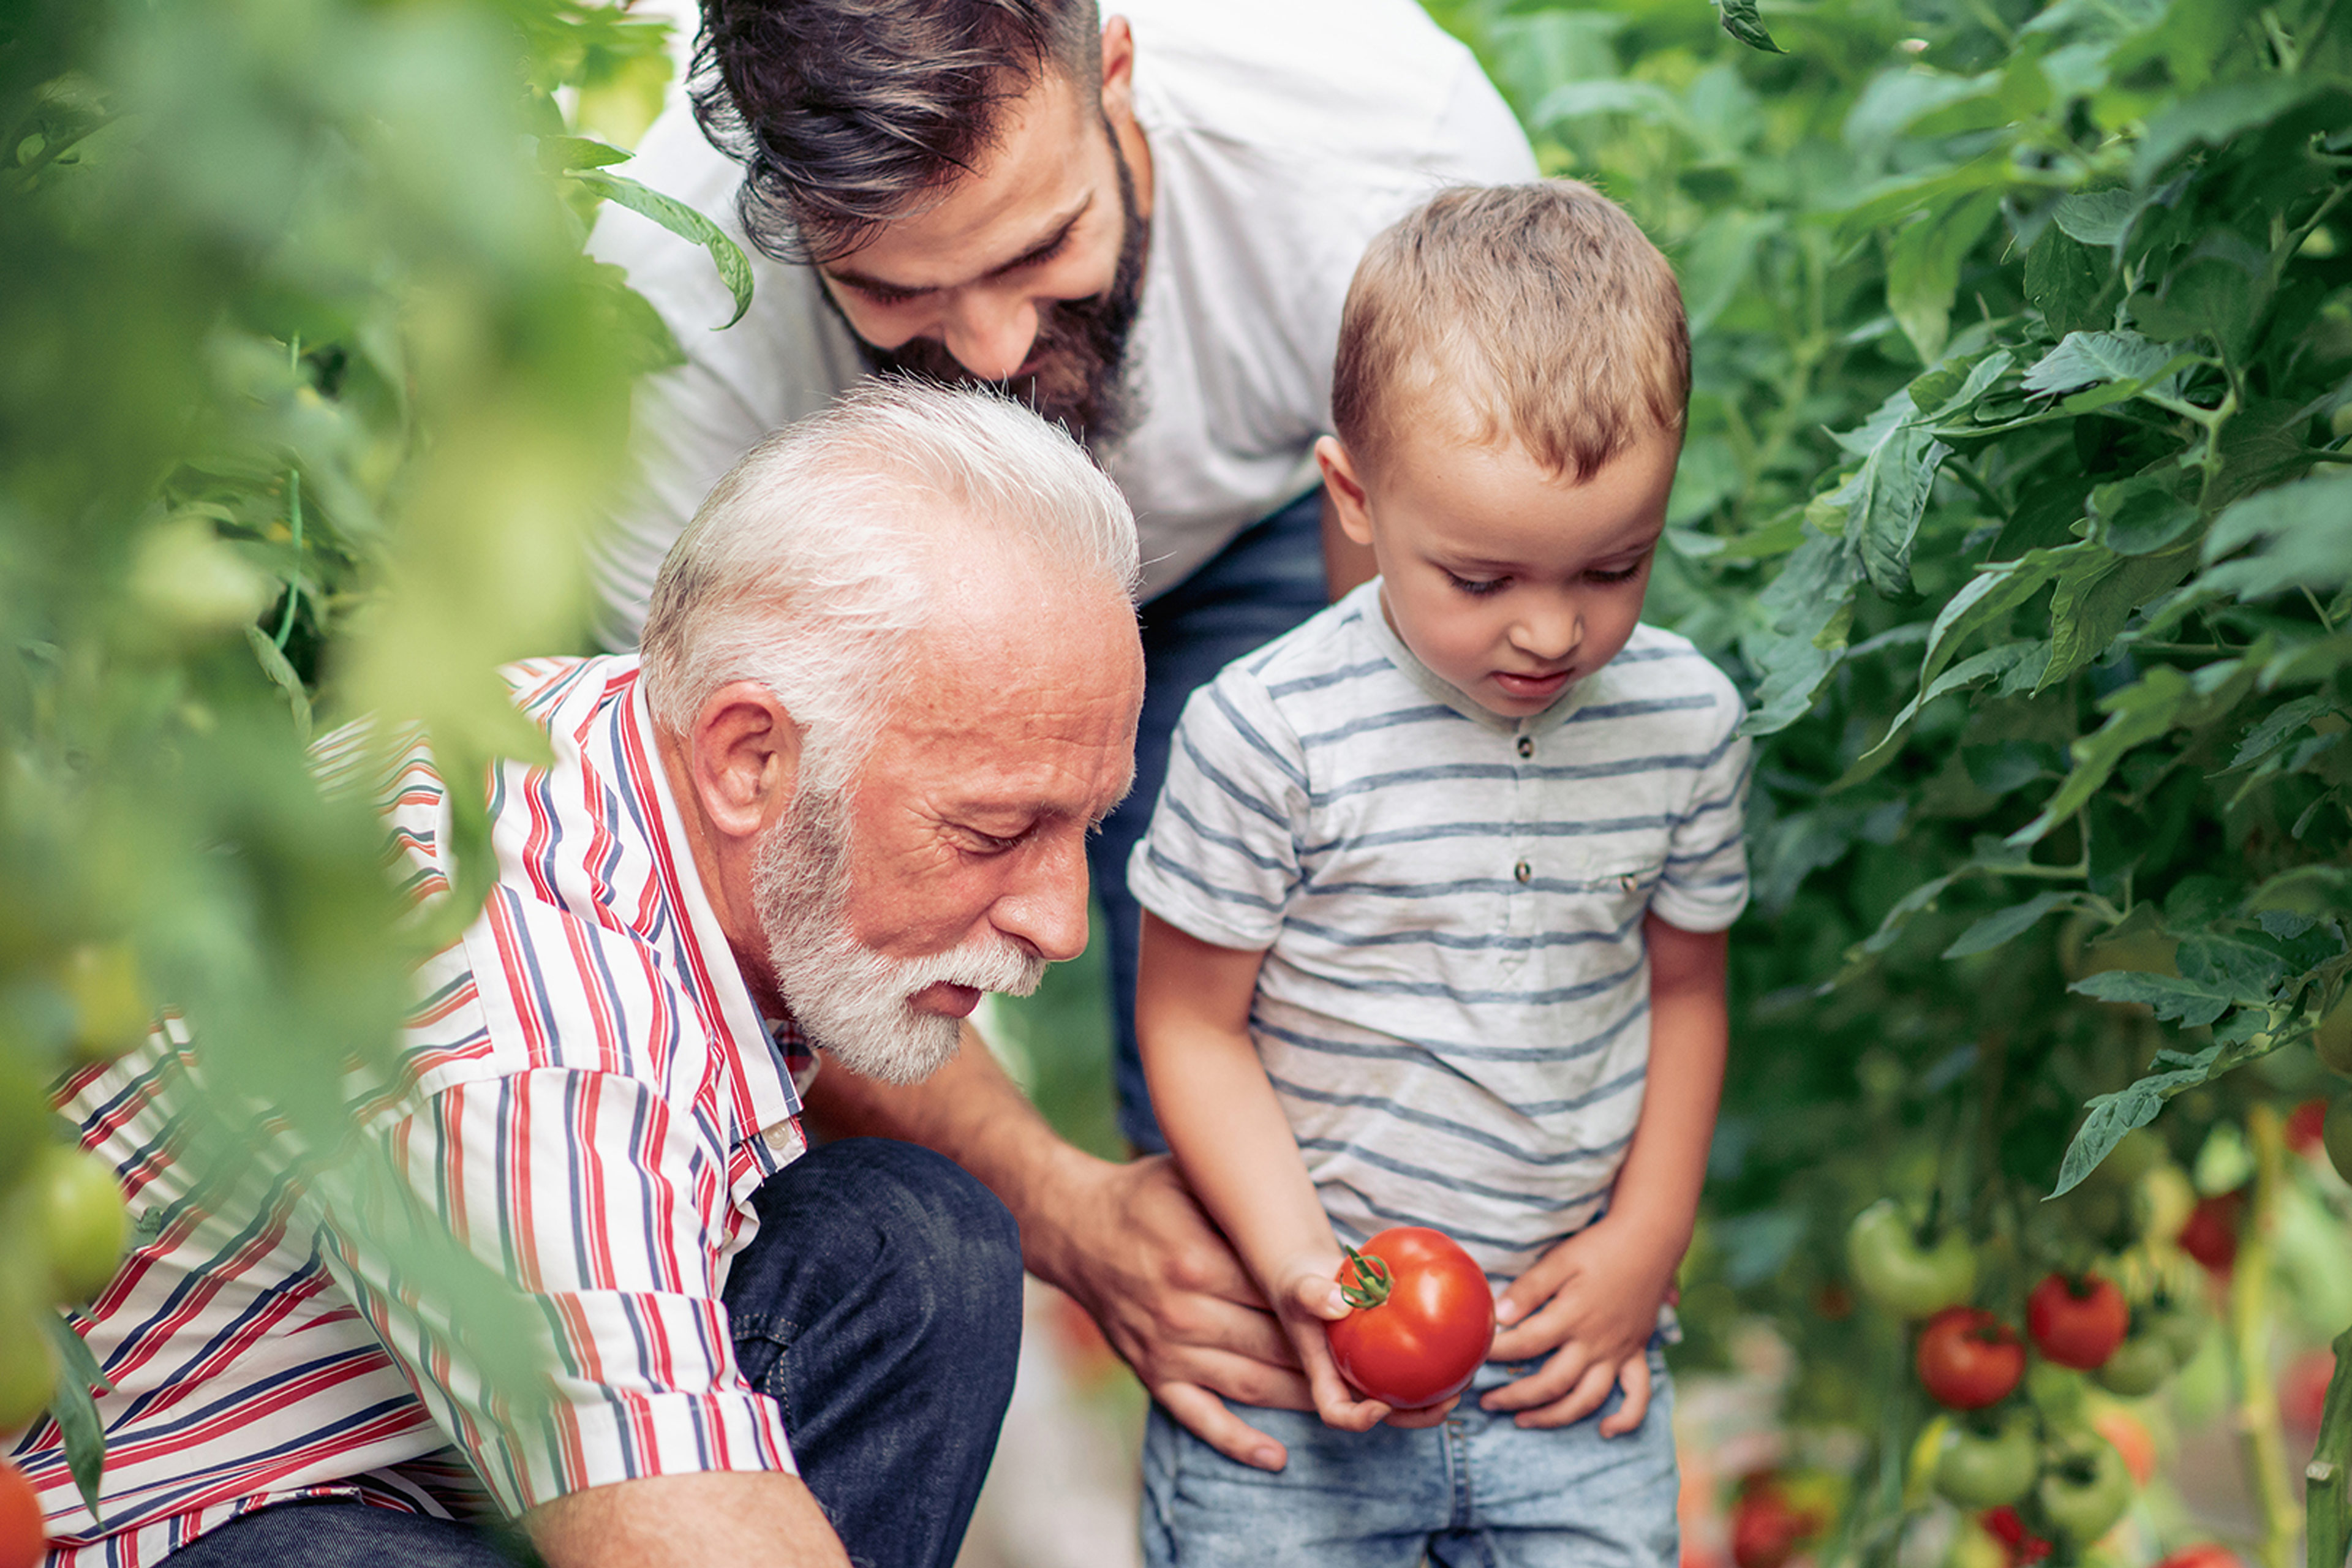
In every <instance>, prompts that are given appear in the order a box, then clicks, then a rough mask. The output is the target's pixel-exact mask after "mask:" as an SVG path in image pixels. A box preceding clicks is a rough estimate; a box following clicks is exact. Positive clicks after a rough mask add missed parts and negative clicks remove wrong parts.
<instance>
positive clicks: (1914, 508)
mask: <svg viewBox="0 0 2352 1568" xmlns="http://www.w3.org/2000/svg"><path fill="white" fill-rule="evenodd" d="M1836 439H1837V442H1838V444H1839V445H1840V446H1842V447H1845V449H1846V450H1848V451H1849V452H1853V453H1855V454H1856V455H1857V456H1859V457H1861V458H1862V464H1861V466H1860V467H1859V468H1856V469H1855V470H1854V471H1853V474H1852V475H1851V476H1849V477H1848V478H1847V479H1846V480H1845V482H1844V483H1843V484H1841V485H1840V486H1838V488H1837V489H1833V490H1832V491H1831V492H1830V493H1829V494H1828V495H1826V496H1823V497H1822V498H1821V499H1820V500H1818V501H1816V502H1815V503H1814V510H1815V512H1816V514H1817V515H1818V516H1819V517H1821V518H1822V519H1823V520H1824V521H1825V522H1826V521H1828V520H1835V521H1840V522H1842V523H1843V530H1844V532H1845V534H1846V536H1847V537H1848V538H1850V539H1853V541H1855V542H1856V545H1857V548H1858V551H1859V558H1860V561H1861V563H1862V566H1863V570H1864V573H1865V574H1867V575H1868V577H1869V579H1870V584H1871V586H1872V587H1874V588H1875V589H1877V590H1878V592H1879V593H1881V594H1883V595H1885V596H1887V597H1888V598H1893V599H1901V598H1906V597H1908V596H1909V595H1910V593H1911V547H1912V544H1913V542H1915V541H1916V539H1917V537H1918V533H1919V520H1920V518H1921V517H1922V516H1923V515H1924V514H1925V513H1926V511H1927V498H1928V496H1929V494H1930V493H1931V492H1932V491H1933V489H1934V488H1935V479H1936V470H1937V468H1940V467H1941V466H1942V465H1943V461H1944V459H1945V458H1947V457H1948V456H1950V455H1951V448H1950V447H1947V446H1945V445H1944V444H1943V443H1942V442H1940V441H1938V440H1937V439H1936V437H1934V436H1933V435H1932V434H1930V433H1929V432H1928V431H1927V427H1926V426H1924V425H1923V424H1921V423H1920V422H1919V421H1918V419H1917V416H1916V410H1915V409H1914V407H1913V405H1912V403H1911V396H1910V394H1909V393H1908V392H1907V391H1904V392H1897V393H1895V394H1894V395H1892V396H1890V397H1888V398H1887V399H1886V401H1885V402H1884V403H1882V404H1881V405H1879V406H1878V409H1877V410H1876V412H1874V414H1873V415H1872V416H1871V417H1870V419H1869V421H1868V423H1866V424H1865V425H1864V426H1863V427H1862V428H1861V429H1859V430H1853V431H1844V432H1841V433H1840V434H1839V435H1838V436H1837V437H1836Z"/></svg>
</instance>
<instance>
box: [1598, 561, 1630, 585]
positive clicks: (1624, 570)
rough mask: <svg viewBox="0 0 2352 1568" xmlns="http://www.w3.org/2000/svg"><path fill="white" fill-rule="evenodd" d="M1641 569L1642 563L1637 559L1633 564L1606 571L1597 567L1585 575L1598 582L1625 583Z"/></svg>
mask: <svg viewBox="0 0 2352 1568" xmlns="http://www.w3.org/2000/svg"><path fill="white" fill-rule="evenodd" d="M1641 570H1642V563H1640V562H1639V561H1636V562H1634V563H1633V564H1632V565H1631V566H1616V567H1612V568H1611V569H1610V570H1608V571H1606V572H1603V571H1601V570H1600V569H1598V568H1595V569H1594V570H1592V571H1591V572H1587V573H1586V574H1585V575H1586V576H1588V577H1590V578H1591V579H1592V580H1593V581H1594V582H1596V583H1624V582H1630V581H1631V580H1632V579H1633V577H1634V576H1635V575H1636V574H1638V573H1639V572H1640V571H1641Z"/></svg>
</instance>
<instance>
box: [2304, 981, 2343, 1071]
mask: <svg viewBox="0 0 2352 1568" xmlns="http://www.w3.org/2000/svg"><path fill="white" fill-rule="evenodd" d="M2311 1048H2312V1050H2313V1051H2315V1053H2317V1055H2318V1057H2319V1063H2320V1066H2322V1067H2324V1068H2326V1069H2327V1070H2328V1071H2329V1072H2340V1073H2342V1074H2343V1075H2344V1076H2345V1077H2347V1078H2352V996H2347V997H2346V998H2344V999H2343V1000H2342V1001H2340V1002H2338V1003H2336V1005H2335V1006H2333V1007H2331V1008H2329V1009H2328V1010H2327V1011H2326V1013H2325V1014H2324V1015H2322V1016H2321V1017H2320V1020H2319V1026H2318V1027H2316V1028H2315V1029H2313V1030H2312V1032H2311Z"/></svg>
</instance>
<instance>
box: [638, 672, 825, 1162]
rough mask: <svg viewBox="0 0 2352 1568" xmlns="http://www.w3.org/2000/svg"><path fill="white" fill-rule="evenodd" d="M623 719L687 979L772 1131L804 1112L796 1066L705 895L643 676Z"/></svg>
mask: <svg viewBox="0 0 2352 1568" xmlns="http://www.w3.org/2000/svg"><path fill="white" fill-rule="evenodd" d="M632 687H633V689H632V690H631V691H630V693H629V700H628V703H627V706H626V707H625V709H624V710H623V711H622V714H621V719H620V721H621V723H622V724H623V725H624V726H625V727H626V728H627V730H628V731H629V736H628V741H629V752H630V754H631V756H632V757H633V758H641V759H642V760H643V767H644V771H645V773H646V775H647V776H648V779H649V782H650V784H651V794H652V795H653V799H654V819H653V821H651V822H650V823H648V824H647V825H646V826H648V828H649V829H650V830H651V833H652V836H653V837H654V839H655V840H656V842H655V843H654V844H653V845H652V848H653V851H654V855H655V858H656V861H657V862H658V864H659V866H660V868H661V876H662V882H663V886H664V887H665V888H666V889H667V891H668V894H669V901H670V906H671V908H672V909H673V910H676V911H677V917H678V922H679V925H680V928H681V934H682V936H683V939H684V940H683V941H682V942H680V943H679V948H680V955H681V956H682V957H683V959H684V960H685V962H686V963H687V965H688V969H689V971H690V973H688V974H686V975H685V976H683V977H682V978H683V979H684V980H685V981H686V982H687V984H689V985H690V986H692V987H693V989H694V990H695V992H696V993H697V994H698V995H700V996H701V997H703V998H704V1000H705V1001H706V1002H707V1003H708V1004H709V1008H710V1011H711V1012H712V1013H713V1014H714V1015H715V1016H716V1017H717V1019H718V1023H719V1028H721V1029H722V1030H724V1031H725V1033H726V1035H727V1039H726V1042H725V1043H726V1045H727V1046H728V1047H729V1048H730V1050H731V1052H732V1053H733V1056H734V1058H735V1060H736V1061H737V1062H738V1063H739V1064H740V1068H741V1071H742V1077H743V1082H744V1087H745V1089H747V1091H748V1092H749V1093H750V1095H751V1109H752V1112H753V1115H754V1117H755V1120H754V1121H753V1122H752V1126H753V1127H755V1128H758V1129H761V1130H763V1131H764V1130H767V1129H771V1128H773V1127H775V1126H777V1125H778V1124H779V1123H788V1122H790V1121H792V1120H793V1118H794V1117H796V1116H797V1115H799V1113H800V1109H801V1102H800V1096H799V1095H798V1094H797V1093H795V1092H794V1091H793V1079H792V1069H791V1066H790V1064H789V1063H788V1062H787V1060H786V1058H785V1054H784V1052H783V1050H782V1047H779V1045H778V1043H777V1041H776V1038H775V1037H774V1036H773V1035H772V1034H771V1033H770V1032H769V1030H768V1028H767V1027H766V1026H765V1025H764V1024H763V1023H762V1022H761V1017H760V1009H759V1005H758V1004H756V1003H755V1002H753V1000H752V999H751V986H750V985H749V984H746V983H745V982H744V979H743V971H742V969H741V968H740V966H739V965H738V964H737V963H736V962H735V949H734V947H733V945H732V944H730V942H728V940H727V931H726V928H725V927H723V926H721V925H720V924H719V911H718V910H714V909H712V908H711V907H710V899H709V895H708V894H707V893H706V892H705V891H704V890H703V886H702V872H701V869H700V868H699V867H698V866H697V865H696V864H695V859H694V851H693V842H694V841H693V839H692V838H690V837H688V834H687V831H686V817H685V815H684V814H683V813H682V812H680V811H679V810H678V805H677V797H676V796H674V795H671V794H670V788H669V770H668V769H667V768H665V767H664V766H662V758H661V749H660V747H659V745H658V744H657V743H656V739H655V733H654V721H653V709H652V707H651V706H650V705H649V704H648V703H647V701H646V683H645V681H644V679H642V677H640V679H637V680H635V681H634V682H633V683H632Z"/></svg>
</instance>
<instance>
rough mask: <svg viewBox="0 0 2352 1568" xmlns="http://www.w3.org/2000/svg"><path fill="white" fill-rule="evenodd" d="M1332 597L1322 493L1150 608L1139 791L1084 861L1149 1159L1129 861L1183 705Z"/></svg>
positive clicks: (1121, 1058)
mask: <svg viewBox="0 0 2352 1568" xmlns="http://www.w3.org/2000/svg"><path fill="white" fill-rule="evenodd" d="M1326 603H1328V587H1327V584H1326V581H1325V578H1324V575H1323V492H1322V490H1321V489H1313V490H1309V491H1308V492H1307V494H1305V495H1303V496H1301V497H1299V498H1298V500H1295V501H1293V502H1291V503H1290V504H1289V505H1288V506H1286V507H1284V508H1283V509H1282V510H1279V511H1277V512H1276V513H1274V514H1273V515H1272V516H1270V517H1267V518H1265V519H1263V520H1261V521H1257V522H1255V523H1253V524H1251V525H1250V526H1249V527H1248V528H1246V529H1244V530H1243V531H1241V532H1240V533H1239V534H1236V535H1235V536H1234V540H1233V542H1231V543H1229V544H1227V545H1226V546H1225V547H1224V548H1223V550H1221V551H1219V552H1217V553H1216V554H1214V555H1213V556H1211V557H1209V559H1208V561H1207V562H1206V563H1203V564H1202V566H1201V568H1200V569H1199V570H1198V571H1196V572H1194V573H1193V574H1192V575H1191V576H1190V577H1187V578H1185V579H1184V580H1183V581H1182V582H1181V583H1179V584H1176V586H1174V587H1173V588H1171V589H1169V590H1168V592H1166V593H1164V594H1162V595H1160V596H1159V597H1158V598H1156V599H1153V600H1152V601H1150V603H1149V604H1147V605H1144V606H1143V611H1142V619H1143V712H1142V714H1141V715H1140V717H1139V718H1138V719H1137V721H1136V726H1135V787H1134V788H1132V789H1130V790H1129V791H1128V792H1127V798H1126V799H1125V800H1123V801H1121V802H1120V803H1119V805H1118V810H1116V811H1114V812H1112V813H1111V814H1110V816H1108V817H1107V818H1105V819H1104V821H1103V825H1102V831H1101V832H1099V833H1097V834H1095V835H1093V836H1092V837H1089V838H1088V839H1087V869H1088V870H1089V871H1091V872H1092V873H1093V876H1094V888H1095V897H1096V899H1097V900H1099V901H1100V902H1101V904H1102V910H1103V923H1104V932H1103V935H1104V939H1105V941H1106V942H1108V958H1109V964H1108V968H1109V972H1110V1016H1111V1076H1112V1081H1113V1082H1114V1084H1115V1085H1116V1086H1117V1088H1118V1130H1119V1131H1120V1132H1122V1133H1124V1134H1125V1135H1126V1137H1127V1141H1128V1142H1130V1143H1132V1144H1134V1145H1135V1146H1136V1148H1138V1149H1139V1150H1141V1151H1143V1152H1145V1153H1148V1154H1156V1153H1161V1152H1165V1151H1166V1150H1167V1147H1168V1141H1167V1140H1166V1139H1164V1138H1162V1137H1161V1136H1160V1121H1159V1119H1158V1118H1156V1117H1154V1116H1153V1115H1152V1114H1151V1097H1150V1092H1149V1091H1148V1090H1146V1089H1145V1088H1144V1084H1143V1058H1141V1057H1140V1056H1139V1054H1138V1053H1137V1051H1136V1048H1135V944H1136V937H1137V933H1138V932H1139V931H1141V930H1142V927H1143V911H1142V908H1141V906H1139V905H1138V904H1137V903H1136V901H1135V900H1133V899H1131V898H1129V897H1128V893H1127V857H1128V853H1129V851H1130V850H1132V849H1133V848H1134V847H1135V846H1136V844H1137V842H1138V841H1139V839H1141V838H1142V837H1143V832H1144V829H1145V828H1147V827H1149V826H1151V812H1152V808H1153V807H1154V806H1156V805H1159V804H1160V784H1161V783H1162V782H1164V781H1165V780H1166V779H1167V777H1168V745H1169V737H1170V735H1171V732H1172V731H1174V730H1175V728H1176V720H1177V718H1178V717H1179V716H1180V715H1181V713H1182V712H1183V711H1184V700H1185V699H1186V698H1187V697H1190V696H1192V693H1193V691H1194V690H1195V689H1197V688H1199V687H1202V686H1205V685H1207V684H1208V683H1209V681H1210V680H1211V679H1214V677H1215V676H1216V673H1217V671H1219V670H1221V669H1223V668H1225V666H1226V665H1228V664H1231V663H1232V662H1233V661H1234V659H1237V658H1241V656H1242V655H1244V654H1245V653H1247V652H1249V651H1250V650H1251V649H1253V648H1255V647H1260V646H1262V645H1263V644H1265V643H1268V642H1271V641H1273V640H1274V639H1275V638H1276V637H1280V636H1281V635H1282V634H1283V633H1285V632H1286V631H1288V630H1290V628H1291V627H1293V626H1297V625H1298V624H1299V623H1300V622H1301V621H1304V620H1306V619H1307V617H1308V616H1312V615H1313V614H1314V613H1315V612H1316V611H1318V610H1319V609H1321V608H1322V607H1323V606H1324V605H1325V604H1326Z"/></svg>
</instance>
